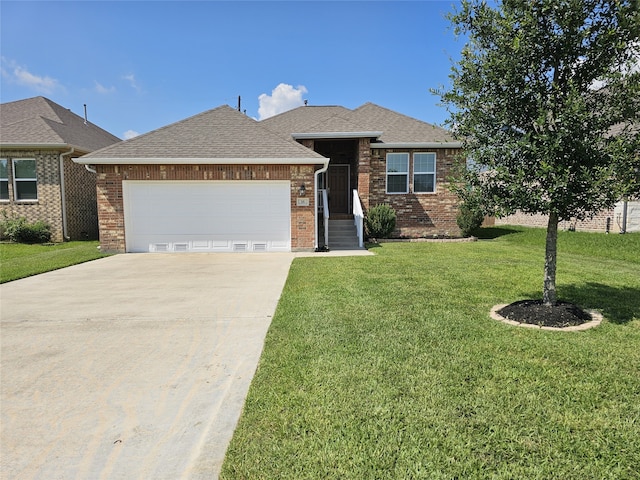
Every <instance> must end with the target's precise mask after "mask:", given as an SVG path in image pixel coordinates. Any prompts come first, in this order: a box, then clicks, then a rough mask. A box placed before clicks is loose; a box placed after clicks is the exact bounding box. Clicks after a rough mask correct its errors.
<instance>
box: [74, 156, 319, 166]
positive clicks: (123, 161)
mask: <svg viewBox="0 0 640 480" xmlns="http://www.w3.org/2000/svg"><path fill="white" fill-rule="evenodd" d="M73 161H74V162H76V163H80V164H84V165H310V164H314V165H323V164H324V163H325V162H326V161H327V159H326V158H324V157H320V156H318V157H308V158H304V157H301V158H158V157H156V158H133V157H132V158H93V157H80V158H76V159H74V160H73Z"/></svg>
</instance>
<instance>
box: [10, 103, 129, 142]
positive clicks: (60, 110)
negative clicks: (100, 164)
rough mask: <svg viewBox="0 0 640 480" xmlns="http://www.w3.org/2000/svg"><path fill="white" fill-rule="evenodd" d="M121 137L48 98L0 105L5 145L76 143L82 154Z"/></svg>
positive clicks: (117, 140) (116, 140)
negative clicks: (86, 120)
mask: <svg viewBox="0 0 640 480" xmlns="http://www.w3.org/2000/svg"><path fill="white" fill-rule="evenodd" d="M119 141H120V139H119V138H118V137H116V136H115V135H112V134H111V133H109V132H107V131H106V130H103V129H102V128H100V127H98V126H96V125H94V124H92V123H90V122H86V123H85V120H84V119H83V118H82V117H80V116H78V115H76V114H75V113H73V112H71V111H70V110H68V109H66V108H64V107H62V106H60V105H58V104H57V103H55V102H52V101H51V100H49V99H48V98H44V97H33V98H28V99H25V100H17V101H15V102H7V103H3V104H1V105H0V146H2V147H4V148H11V147H15V148H24V147H38V148H46V147H49V148H64V149H68V148H70V147H74V148H75V149H76V150H77V151H78V152H80V153H81V154H82V153H88V152H91V151H94V150H98V149H100V148H103V147H106V146H107V145H112V144H114V143H116V142H119Z"/></svg>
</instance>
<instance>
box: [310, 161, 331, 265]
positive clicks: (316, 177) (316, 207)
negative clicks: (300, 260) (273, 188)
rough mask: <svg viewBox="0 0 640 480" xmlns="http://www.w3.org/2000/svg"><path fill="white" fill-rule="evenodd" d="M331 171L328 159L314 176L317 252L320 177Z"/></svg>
mask: <svg viewBox="0 0 640 480" xmlns="http://www.w3.org/2000/svg"><path fill="white" fill-rule="evenodd" d="M328 169H329V159H328V158H327V159H326V160H325V161H324V166H323V167H322V168H321V169H319V170H316V172H315V173H314V174H313V194H314V195H315V197H316V198H315V201H314V202H313V204H314V206H315V210H316V211H315V216H314V218H315V222H316V225H315V229H314V230H315V232H316V233H315V237H316V239H315V245H314V249H315V251H316V252H317V251H318V245H319V243H320V242H319V239H318V177H319V176H320V174H321V173H325V172H326V171H327V170H328Z"/></svg>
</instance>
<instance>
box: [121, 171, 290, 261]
mask: <svg viewBox="0 0 640 480" xmlns="http://www.w3.org/2000/svg"><path fill="white" fill-rule="evenodd" d="M122 184H123V201H124V218H125V237H126V243H127V251H128V252H257V251H261V252H268V251H272V252H273V251H278V252H288V251H290V250H291V204H290V183H289V182H288V181H248V182H243V181H210V182H200V181H188V182H182V181H123V182H122Z"/></svg>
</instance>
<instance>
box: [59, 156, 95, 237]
mask: <svg viewBox="0 0 640 480" xmlns="http://www.w3.org/2000/svg"><path fill="white" fill-rule="evenodd" d="M64 186H65V206H66V211H67V235H69V238H70V239H71V240H85V239H87V240H96V239H97V238H98V205H97V202H96V174H95V173H93V172H90V171H88V170H87V169H86V168H85V167H84V165H78V164H77V163H75V162H74V161H73V160H72V159H71V158H68V157H65V159H64Z"/></svg>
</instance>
